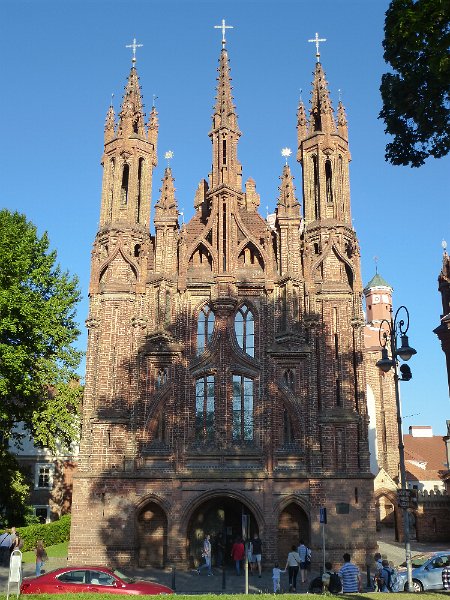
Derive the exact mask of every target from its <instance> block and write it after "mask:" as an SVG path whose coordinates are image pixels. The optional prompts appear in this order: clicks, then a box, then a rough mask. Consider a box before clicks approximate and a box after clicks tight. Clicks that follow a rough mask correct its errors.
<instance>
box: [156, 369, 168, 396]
mask: <svg viewBox="0 0 450 600" xmlns="http://www.w3.org/2000/svg"><path fill="white" fill-rule="evenodd" d="M166 383H167V369H166V368H165V367H164V368H162V369H158V372H157V374H156V381H155V388H156V389H157V390H159V388H161V387H162V386H163V385H164V384H166Z"/></svg>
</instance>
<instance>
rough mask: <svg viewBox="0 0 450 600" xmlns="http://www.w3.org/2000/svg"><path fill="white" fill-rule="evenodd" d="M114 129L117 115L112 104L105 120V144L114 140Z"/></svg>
mask: <svg viewBox="0 0 450 600" xmlns="http://www.w3.org/2000/svg"><path fill="white" fill-rule="evenodd" d="M114 128H115V114H114V108H113V105H112V104H111V105H110V107H109V108H108V112H107V113H106V120H105V144H107V143H108V142H110V141H111V140H113V139H114Z"/></svg>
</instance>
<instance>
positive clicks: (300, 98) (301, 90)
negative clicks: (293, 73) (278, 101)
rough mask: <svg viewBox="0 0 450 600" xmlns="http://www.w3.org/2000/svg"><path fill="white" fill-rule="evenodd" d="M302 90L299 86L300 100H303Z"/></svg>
mask: <svg viewBox="0 0 450 600" xmlns="http://www.w3.org/2000/svg"><path fill="white" fill-rule="evenodd" d="M302 92H303V90H302V88H300V102H303V98H302Z"/></svg>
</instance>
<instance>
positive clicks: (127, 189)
mask: <svg viewBox="0 0 450 600" xmlns="http://www.w3.org/2000/svg"><path fill="white" fill-rule="evenodd" d="M297 117H298V123H297V130H298V149H297V159H298V161H299V162H300V164H301V168H302V177H303V181H302V184H303V198H302V201H300V200H299V199H297V196H296V192H295V187H294V181H293V176H292V174H291V171H290V168H289V166H285V167H284V169H283V172H282V174H281V177H280V181H281V184H280V195H279V198H278V202H277V208H276V213H275V215H272V216H270V218H269V219H268V221H266V220H264V219H263V218H262V217H261V216H260V215H259V213H258V207H259V203H260V199H259V195H258V193H257V192H256V184H255V182H254V181H253V180H248V181H247V182H246V183H245V185H244V189H243V187H242V168H241V165H240V163H239V161H238V158H237V149H238V140H239V137H240V135H241V132H240V130H239V127H238V124H237V116H236V113H235V110H234V105H233V99H232V96H231V85H230V69H229V59H228V53H227V50H226V48H223V49H222V52H221V54H220V59H219V78H218V86H217V98H216V105H215V108H214V114H213V122H212V128H211V131H210V133H209V136H210V138H211V142H212V170H211V173H210V175H209V177H208V181H204V180H202V181H201V182H200V184H199V187H198V189H197V192H196V194H195V198H194V207H195V215H194V217H193V218H192V219H191V221H190V222H189V223H187V224H186V225H183V226H182V227H181V228H180V226H179V222H178V217H179V213H178V208H177V202H176V197H175V188H174V184H173V181H174V180H173V176H172V171H171V169H170V168H166V170H165V175H164V179H163V182H162V187H161V193H160V197H159V200H158V202H157V204H156V206H155V215H154V225H155V234H154V235H150V233H149V220H150V197H151V188H152V172H153V167H154V166H155V165H156V143H157V131H158V119H157V114H156V111H155V109H152V111H151V114H150V119H149V121H148V123H147V124H145V121H144V115H143V109H142V102H141V95H140V89H139V82H138V77H137V72H136V69H135V68H134V66H133V68H132V69H131V72H130V75H129V78H128V82H127V86H126V89H125V95H124V99H123V104H122V108H121V111H120V114H119V115H118V120H117V122H116V117H115V115H114V112H113V110H112V108H111V109H110V110H109V111H108V115H107V121H106V127H105V151H104V156H103V167H104V176H103V188H102V199H101V211H100V227H99V231H98V233H97V236H96V239H95V241H94V246H93V251H92V270H91V282H90V311H89V317H88V320H87V327H88V330H89V335H88V350H87V361H86V388H85V396H84V402H83V426H82V439H81V454H80V463H79V468H78V471H77V473H76V474H75V478H74V494H73V507H72V513H73V520H72V533H71V544H70V551H69V560H70V561H72V562H77V563H84V564H85V563H89V562H96V563H98V562H107V563H115V564H123V565H126V564H132V565H138V564H139V565H140V566H146V565H155V566H160V565H164V564H178V565H183V566H194V565H196V564H198V561H199V559H200V545H201V540H202V538H203V536H204V535H205V534H206V533H210V534H211V535H212V536H213V538H215V536H216V535H217V534H218V533H219V532H222V533H223V534H224V536H225V539H226V543H227V552H226V556H227V557H228V550H229V548H230V545H231V542H232V541H233V540H234V538H235V537H236V536H239V535H242V533H243V528H244V529H245V533H247V534H250V535H252V534H253V533H254V532H259V534H260V536H261V538H262V539H263V542H264V561H265V562H270V563H272V562H274V561H275V560H280V561H283V560H284V559H285V556H286V554H287V551H288V549H289V547H290V545H291V544H293V543H295V544H296V543H298V540H299V538H304V539H305V541H306V542H307V543H308V544H309V545H310V546H311V547H312V549H313V561H314V562H316V563H317V564H318V563H319V562H320V557H321V551H320V548H321V544H322V529H321V525H320V523H319V508H320V507H322V506H323V507H326V508H327V510H328V519H329V521H328V524H327V526H326V544H327V554H328V556H329V557H330V558H331V559H332V560H336V561H341V557H342V554H343V552H344V551H346V550H349V551H351V552H352V554H353V556H354V559H355V560H356V561H357V562H359V563H360V564H365V563H366V561H367V560H368V559H369V557H370V556H371V555H372V553H373V552H374V550H375V507H374V501H373V475H372V474H371V471H370V462H369V443H368V414H367V398H366V393H367V392H366V390H367V387H366V383H367V378H366V370H367V367H366V364H367V361H372V364H373V361H374V360H375V359H374V358H373V357H370V356H369V357H365V354H364V319H363V313H362V295H363V290H362V283H361V274H360V255H359V245H358V241H357V238H356V234H355V231H354V229H353V227H352V221H351V213H350V194H349V162H350V152H349V148H348V139H347V138H348V136H347V120H346V116H345V111H344V108H343V106H342V104H341V103H339V106H338V109H337V119H335V118H334V115H333V108H332V106H331V101H330V97H329V92H328V85H327V82H326V80H325V74H324V72H323V69H322V65H321V64H320V63H317V65H316V68H315V73H314V81H313V84H312V101H311V110H310V114H309V115H308V116H307V115H306V111H305V107H304V106H303V104H302V103H301V104H300V106H299V108H298V115H297ZM208 311H210V312H208ZM248 311H250V312H248ZM208 314H209V315H210V316H209V317H208ZM212 315H213V316H214V322H212ZM242 315H246V316H245V318H244V317H241V316H242ZM250 315H251V316H252V319H251V318H250ZM208 318H209V319H210V321H209V322H208V323H209V325H210V331H206V326H202V325H201V323H202V322H203V319H206V320H208ZM239 318H242V319H243V321H244V322H245V326H246V328H247V329H246V331H245V332H244V334H243V336H242V337H240V336H239V335H237V334H238V333H239V331H240V329H239V327H240V325H239V324H238V321H239ZM252 328H253V329H252ZM253 330H254V336H253V335H252V334H253ZM203 346H204V349H203ZM372 370H373V369H372ZM371 377H372V380H371V383H372V385H373V387H374V389H378V390H379V389H381V387H383V386H384V383H383V382H382V381H380V379H379V378H378V379H377V376H376V375H374V374H372V375H371ZM208 378H209V379H208ZM237 378H238V379H237ZM201 382H209V383H208V384H207V385H206V386H205V387H204V388H202V387H201V386H202V383H201ZM241 383H242V384H243V385H242V387H241ZM199 390H200V391H199ZM201 390H203V391H201ZM205 390H206V391H205ZM379 410H381V408H380V409H379ZM390 435H391V433H388V434H387V436H388V438H389V436H390ZM387 443H389V439H388V441H387ZM385 460H386V465H387V466H388V468H389V469H390V470H392V468H393V467H392V465H391V463H390V462H389V461H390V460H391V459H390V458H389V457H388V456H386V459H385Z"/></svg>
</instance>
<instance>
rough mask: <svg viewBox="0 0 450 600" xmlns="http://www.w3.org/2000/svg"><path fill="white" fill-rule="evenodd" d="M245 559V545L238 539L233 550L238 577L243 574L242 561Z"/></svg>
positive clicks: (232, 554) (232, 556)
mask: <svg viewBox="0 0 450 600" xmlns="http://www.w3.org/2000/svg"><path fill="white" fill-rule="evenodd" d="M244 557H245V548H244V543H243V541H242V540H241V539H240V538H236V541H235V542H234V544H233V546H232V548H231V558H232V559H233V560H234V564H235V565H236V575H240V574H241V561H242V560H244Z"/></svg>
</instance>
